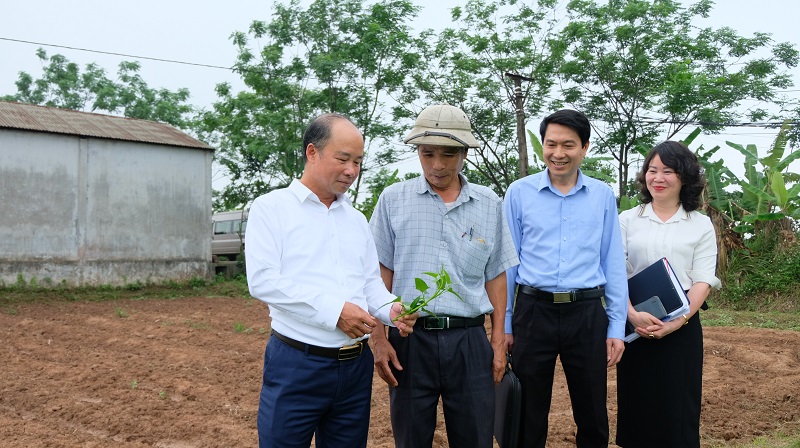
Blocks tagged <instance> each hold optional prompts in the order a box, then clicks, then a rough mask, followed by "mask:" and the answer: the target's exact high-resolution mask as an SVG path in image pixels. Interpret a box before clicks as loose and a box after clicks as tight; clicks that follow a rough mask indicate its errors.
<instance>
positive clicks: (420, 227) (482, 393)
mask: <svg viewBox="0 0 800 448" xmlns="http://www.w3.org/2000/svg"><path fill="white" fill-rule="evenodd" d="M404 142H405V143H408V144H411V145H415V146H416V147H417V152H418V154H419V160H420V164H421V167H422V172H423V176H420V177H417V178H414V179H411V180H407V181H405V182H400V183H397V184H394V185H391V186H389V187H388V188H386V190H384V191H383V193H382V194H381V196H380V198H379V199H378V203H377V205H376V208H375V212H374V213H373V215H372V219H371V220H370V229H371V230H372V233H373V236H374V239H375V245H376V247H377V249H378V260H379V261H380V270H381V277H382V278H383V281H384V283H386V287H387V289H389V290H391V291H392V292H393V293H394V294H396V295H398V296H400V297H402V298H403V300H404V301H406V302H408V301H411V300H413V299H414V298H415V297H417V296H418V295H419V294H420V293H419V291H418V290H417V288H416V285H415V278H416V277H420V278H423V279H427V280H428V282H429V284H431V288H434V289H435V288H436V286H435V285H433V284H432V283H433V282H432V281H431V278H430V277H427V276H425V275H423V273H424V272H438V271H439V270H440V269H442V267H444V269H445V270H446V271H447V272H448V273H449V275H450V278H451V281H452V283H453V290H454V291H455V292H456V293H457V294H458V296H460V298H459V297H457V296H456V295H454V294H451V293H445V294H444V295H442V296H440V297H438V298H437V299H436V300H434V301H433V302H431V303H430V304H429V305H428V306H427V308H428V309H429V310H430V311H431V312H432V313H433V314H434V315H435V316H433V315H430V316H426V317H420V318H419V319H418V320H417V323H416V324H415V326H414V329H415V331H414V333H413V334H412V335H410V337H408V338H401V337H400V334H399V333H398V332H397V331H396V330H395V329H394V328H389V332H388V340H387V337H386V334H385V333H384V332H382V331H379V330H376V331H374V332H373V333H372V337H371V338H370V339H371V340H372V341H373V342H372V343H373V347H374V353H375V367H376V370H377V371H378V374H379V375H380V377H381V378H383V380H384V381H386V383H387V384H388V385H389V386H390V387H389V397H390V403H391V417H392V429H393V432H394V437H395V445H396V446H397V447H398V448H400V447H404V448H411V447H415V448H419V447H430V446H431V445H432V443H433V434H434V430H435V427H436V408H437V404H438V402H439V398H440V397H441V399H442V403H443V406H444V417H445V424H446V428H447V439H448V442H449V444H450V446H451V447H456V448H458V447H464V448H483V447H487V448H488V447H491V446H492V443H493V442H492V432H493V425H494V388H495V383H496V382H499V381H500V380H501V379H502V376H503V372H504V368H505V363H506V345H505V336H504V334H503V333H504V326H505V306H506V287H507V286H506V277H505V270H506V269H508V268H510V267H512V266H514V265H516V264H517V263H518V260H517V256H516V253H515V252H516V251H515V249H514V244H513V242H512V240H511V235H510V232H509V229H508V225H507V224H506V221H505V218H504V215H503V205H502V201H501V200H500V198H499V197H498V196H497V195H496V194H495V193H494V192H493V191H492V190H491V189H489V188H486V187H483V186H480V185H474V184H470V183H469V182H467V179H466V177H464V175H463V174H461V169H462V168H463V167H464V160H465V159H466V157H467V152H468V151H469V148H477V147H478V146H480V144H479V143H478V141H477V140H476V139H475V136H474V135H473V134H472V127H471V125H470V121H469V119H468V118H467V115H466V114H465V113H464V112H463V111H462V110H461V109H459V108H457V107H454V106H450V105H447V104H437V105H433V106H430V107H428V108H426V109H425V110H423V111H422V112H421V113H420V114H419V116H418V117H417V120H416V123H415V125H414V127H413V129H411V132H409V133H408V135H407V136H406V137H405V139H404ZM423 314H424V313H423ZM487 314H488V315H489V316H490V319H491V323H492V334H491V340H489V339H488V338H487V336H486V330H485V328H484V323H485V321H486V315H487Z"/></svg>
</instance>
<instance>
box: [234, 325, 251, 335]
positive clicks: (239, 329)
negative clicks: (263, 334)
mask: <svg viewBox="0 0 800 448" xmlns="http://www.w3.org/2000/svg"><path fill="white" fill-rule="evenodd" d="M233 330H234V331H236V332H237V333H248V334H249V333H252V332H253V329H252V328H250V327H248V326H247V325H245V324H243V323H241V322H236V323H234V324H233Z"/></svg>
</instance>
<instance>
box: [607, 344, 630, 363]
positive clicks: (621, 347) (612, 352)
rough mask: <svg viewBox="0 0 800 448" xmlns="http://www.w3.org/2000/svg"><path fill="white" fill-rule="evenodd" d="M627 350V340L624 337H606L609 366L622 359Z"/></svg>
mask: <svg viewBox="0 0 800 448" xmlns="http://www.w3.org/2000/svg"><path fill="white" fill-rule="evenodd" d="M624 351H625V342H624V341H623V340H622V339H616V338H608V339H606V355H607V356H606V360H607V361H608V364H607V366H608V367H613V366H615V365H617V363H618V362H619V360H620V359H622V352H624Z"/></svg>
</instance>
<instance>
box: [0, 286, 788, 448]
mask: <svg viewBox="0 0 800 448" xmlns="http://www.w3.org/2000/svg"><path fill="white" fill-rule="evenodd" d="M0 311H1V312H0V441H2V442H0V445H2V446H3V447H6V448H17V447H18V448H29V447H137V446H155V447H172V448H189V447H227V446H241V447H252V446H256V445H257V436H256V412H257V408H258V395H259V390H260V383H261V378H260V377H261V368H262V362H263V352H264V346H265V344H266V343H267V339H268V335H269V313H268V309H267V306H266V305H264V304H262V303H261V302H258V301H256V300H253V299H242V298H186V299H175V300H151V299H148V300H120V301H115V302H99V303H98V302H93V303H79V302H54V303H44V304H30V305H18V306H14V307H6V308H4V309H2V310H0ZM704 331H705V371H704V378H703V383H704V396H703V414H702V428H701V434H702V439H703V443H704V445H705V446H708V445H711V444H732V443H735V442H742V441H748V440H751V439H753V438H754V437H756V436H759V435H764V434H772V433H774V432H776V431H778V430H780V431H781V432H783V433H785V434H786V433H788V434H798V433H800V333H798V332H789V331H774V330H763V329H747V328H724V327H718V328H705V329H704ZM608 384H609V388H608V392H609V400H608V408H609V418H610V420H611V428H612V437H613V428H614V426H615V424H616V403H615V401H616V399H615V397H616V387H615V371H614V370H613V369H612V370H611V371H610V372H609V382H608ZM370 423H371V425H370V438H369V443H368V446H370V447H377V448H385V447H392V446H394V444H393V439H392V432H391V425H390V423H389V409H388V392H387V386H386V385H385V384H384V383H383V382H382V381H381V380H380V378H378V376H377V375H375V377H374V381H373V398H372V415H371V420H370ZM574 431H575V427H574V423H573V422H572V414H571V411H570V405H569V399H568V395H567V389H566V383H565V381H564V378H563V373H561V372H560V371H559V372H558V373H557V380H556V384H555V385H554V401H553V408H552V415H551V418H550V434H549V442H548V446H552V447H568V446H574ZM612 440H613V439H612ZM434 446H435V447H446V446H447V439H446V436H445V434H444V424H443V421H441V420H440V422H439V429H438V430H437V433H436V437H435V440H434Z"/></svg>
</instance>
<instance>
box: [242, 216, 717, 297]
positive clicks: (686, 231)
mask: <svg viewBox="0 0 800 448" xmlns="http://www.w3.org/2000/svg"><path fill="white" fill-rule="evenodd" d="M619 221H620V230H621V231H622V244H623V247H624V249H625V257H626V259H627V269H628V278H630V277H632V276H633V275H635V274H637V273H639V272H640V271H642V270H643V269H644V268H646V267H648V266H650V265H651V264H652V263H655V262H656V261H657V260H658V259H660V258H661V257H667V260H669V264H670V265H671V266H672V268H673V269H674V271H675V274H676V275H677V276H678V280H679V281H680V282H681V285H682V286H683V289H685V290H688V289H689V288H691V287H692V285H693V284H695V283H698V282H705V283H708V284H709V285H711V287H712V288H715V289H719V288H720V287H721V282H720V280H719V279H718V278H717V277H716V275H715V271H716V267H717V238H716V234H715V232H714V225H713V224H712V223H711V219H709V218H708V216H706V215H703V214H702V213H698V212H697V211H692V212H688V213H687V212H686V210H684V209H683V206H679V207H678V211H677V212H675V214H674V215H673V216H672V217H671V218H669V219H668V220H667V221H666V222H664V221H661V219H660V218H659V217H658V216H656V214H655V212H654V211H653V205H652V204H646V205H645V206H644V208H642V206H639V207H634V208H632V209H630V210H625V211H624V212H622V213H620V215H619ZM248 230H249V229H248Z"/></svg>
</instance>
